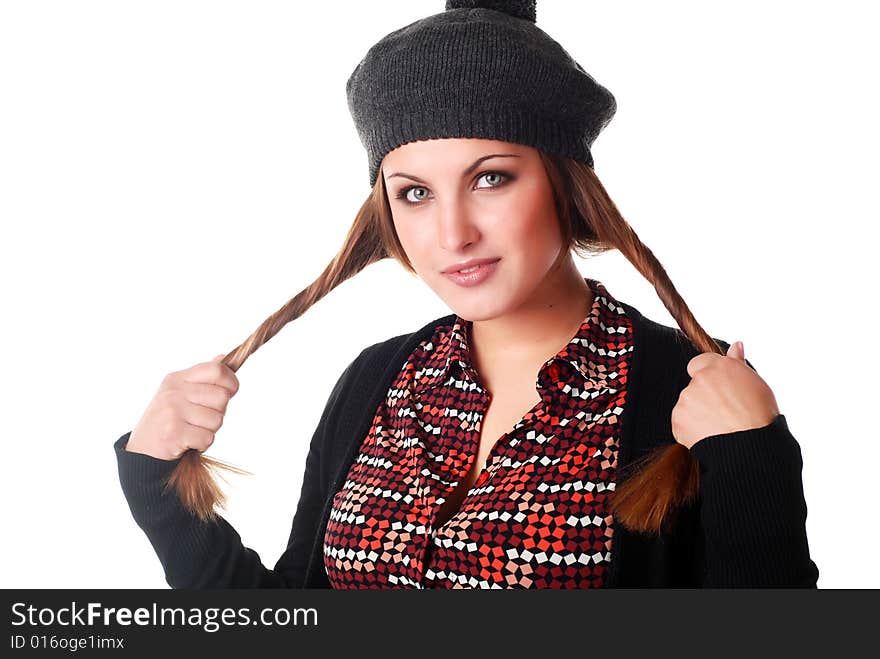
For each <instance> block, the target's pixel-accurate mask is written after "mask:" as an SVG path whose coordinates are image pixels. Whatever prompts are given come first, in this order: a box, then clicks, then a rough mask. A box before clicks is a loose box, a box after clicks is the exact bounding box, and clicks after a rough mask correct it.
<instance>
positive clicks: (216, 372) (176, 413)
mask: <svg viewBox="0 0 880 659" xmlns="http://www.w3.org/2000/svg"><path fill="white" fill-rule="evenodd" d="M224 356H225V355H217V356H216V357H214V359H212V360H211V361H209V362H203V363H201V364H196V365H195V366H192V367H190V368H188V369H186V370H183V371H175V372H174V373H169V374H168V375H166V376H165V379H164V380H162V384H161V386H160V387H159V391H157V392H156V395H155V396H154V397H153V400H151V401H150V404H149V405H148V406H147V410H146V411H145V412H144V415H143V416H142V417H141V420H140V421H139V422H138V424H137V425H136V426H135V428H134V430H132V431H131V435H130V436H129V438H128V443H127V444H126V446H125V450H126V451H131V452H132V453H144V454H146V455H151V456H153V457H154V458H158V459H160V460H174V459H176V458H179V457H180V456H181V455H183V454H184V453H185V452H186V451H187V450H189V449H191V448H193V449H196V450H198V451H204V450H206V449H207V448H208V447H209V446H211V444H213V443H214V434H215V433H216V432H217V431H218V430H219V429H220V426H221V425H223V416H224V415H225V414H226V406H227V404H228V403H229V399H230V398H232V397H233V396H234V395H235V394H236V392H238V377H237V376H236V375H235V372H234V371H233V370H232V369H231V368H229V367H228V366H227V365H226V364H223V363H222V361H221V360H222V359H223V357H224Z"/></svg>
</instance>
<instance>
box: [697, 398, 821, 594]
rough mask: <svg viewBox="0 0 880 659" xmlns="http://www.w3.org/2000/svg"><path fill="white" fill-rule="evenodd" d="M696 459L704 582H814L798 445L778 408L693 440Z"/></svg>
mask: <svg viewBox="0 0 880 659" xmlns="http://www.w3.org/2000/svg"><path fill="white" fill-rule="evenodd" d="M690 451H691V454H692V455H693V456H694V457H695V458H696V459H697V460H698V461H699V462H700V465H701V478H700V495H701V508H700V522H701V525H702V529H703V533H704V538H705V564H704V574H703V586H704V587H719V588H725V587H762V586H763V587H777V588H790V587H801V588H816V583H817V580H818V577H819V569H818V567H817V566H816V564H815V563H814V562H813V561H812V560H811V558H810V551H809V546H808V542H807V533H806V517H807V505H806V501H805V500H804V491H803V483H802V479H801V470H802V467H803V460H802V457H801V450H800V446H799V445H798V443H797V440H795V438H794V437H793V436H792V434H791V432H790V431H789V428H788V423H787V422H786V420H785V416H784V415H782V414H780V415H779V416H777V417H776V418H775V419H774V420H773V421H772V422H771V423H770V424H768V425H766V426H764V427H762V428H752V429H749V430H740V431H736V432H731V433H725V434H722V435H713V436H711V437H706V438H703V439H701V440H700V441H699V442H697V443H696V444H694V445H693V446H692V447H691V449H690Z"/></svg>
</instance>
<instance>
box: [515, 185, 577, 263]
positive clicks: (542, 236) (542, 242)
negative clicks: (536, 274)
mask: <svg viewBox="0 0 880 659" xmlns="http://www.w3.org/2000/svg"><path fill="white" fill-rule="evenodd" d="M508 220H509V221H507V222H506V223H505V226H504V232H503V234H502V235H503V236H504V241H505V243H506V245H507V246H508V248H509V249H511V250H512V251H515V252H519V253H521V254H522V255H523V258H524V259H525V261H527V262H528V263H531V264H534V265H535V266H536V267H539V268H540V267H545V266H549V265H551V264H552V263H553V261H554V260H555V259H556V257H557V256H558V253H559V248H560V246H561V243H562V234H561V232H560V230H559V223H558V220H557V219H556V211H555V208H554V207H553V205H552V201H551V202H549V205H548V202H547V200H546V199H545V198H544V197H543V196H542V195H540V194H535V195H532V196H526V197H524V198H522V199H521V200H520V203H518V204H517V205H516V206H515V207H512V208H511V209H510V213H509V215H508Z"/></svg>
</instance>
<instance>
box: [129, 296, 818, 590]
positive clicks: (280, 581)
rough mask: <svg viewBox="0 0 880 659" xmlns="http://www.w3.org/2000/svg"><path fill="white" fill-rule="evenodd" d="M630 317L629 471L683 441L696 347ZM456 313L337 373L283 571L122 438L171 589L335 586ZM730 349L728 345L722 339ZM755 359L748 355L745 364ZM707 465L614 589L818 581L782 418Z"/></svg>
mask: <svg viewBox="0 0 880 659" xmlns="http://www.w3.org/2000/svg"><path fill="white" fill-rule="evenodd" d="M620 304H621V305H622V306H623V307H624V309H625V310H626V312H627V313H628V314H629V315H630V317H631V318H632V321H633V343H634V349H633V358H632V364H631V371H630V379H629V381H628V388H629V389H628V393H627V402H626V405H625V409H624V411H623V415H622V418H621V422H620V426H621V427H620V442H619V449H618V470H617V477H616V480H617V483H618V485H619V484H620V483H621V482H623V478H624V476H625V474H623V473H622V471H623V469H624V468H625V467H626V466H627V465H628V464H629V463H631V462H632V461H634V460H636V459H638V458H639V457H640V456H642V455H644V454H645V453H646V452H648V451H650V450H651V449H653V448H654V447H656V446H659V445H663V444H669V443H673V442H674V441H675V439H674V437H673V435H672V429H671V421H670V417H671V413H672V408H673V407H674V406H675V404H676V402H677V400H678V395H679V392H680V391H681V390H682V389H683V388H684V387H686V386H687V383H688V381H689V380H690V376H689V375H688V373H687V363H688V361H690V359H691V358H692V357H694V356H695V355H696V354H698V351H697V350H696V349H695V348H694V347H693V345H692V344H691V343H690V341H688V340H687V338H686V337H685V335H684V333H683V332H681V330H679V329H678V328H673V327H669V326H666V325H662V324H660V323H657V322H655V321H653V320H651V319H649V318H647V317H645V316H643V315H642V314H641V313H640V312H639V311H638V310H636V309H635V308H634V307H632V306H630V305H629V304H626V303H623V302H621V303H620ZM453 319H454V315H448V316H444V317H442V318H438V319H436V320H433V321H431V322H430V323H428V324H427V325H425V326H423V327H422V328H421V329H419V330H417V331H416V332H413V333H412V334H401V335H399V336H395V337H393V338H390V339H388V340H386V341H382V342H380V343H376V344H373V345H371V346H369V347H367V348H365V349H364V350H363V351H362V352H361V353H360V354H359V355H358V356H357V357H356V358H355V359H354V360H353V361H352V362H351V363H350V364H349V365H348V367H347V368H346V369H345V370H344V371H343V373H342V375H341V376H340V377H339V379H338V381H337V382H336V384H335V386H334V387H333V390H332V391H331V393H330V397H329V399H328V401H327V404H326V406H325V408H324V411H323V413H322V415H321V418H320V420H319V422H318V427H317V428H316V429H315V432H314V434H313V436H312V439H311V443H310V446H309V451H308V455H307V457H306V465H305V473H304V476H303V482H302V489H301V491H300V497H299V503H298V504H297V509H296V513H295V515H294V518H293V527H292V529H291V533H290V540H289V543H288V546H287V549H286V550H285V551H284V553H283V554H282V556H281V557H280V558H279V559H278V562H277V563H276V564H275V567H274V569H269V568H267V567H265V566H264V565H263V564H262V562H261V560H260V557H259V555H258V554H257V553H256V552H255V551H254V550H252V549H250V548H248V547H245V546H244V545H243V544H242V542H241V539H240V537H239V535H238V533H237V532H236V531H235V529H234V528H232V526H231V525H230V524H229V523H228V522H227V521H226V520H225V519H223V518H222V517H219V518H218V519H217V520H216V521H213V522H202V521H200V520H198V519H197V518H195V517H194V516H193V515H192V514H190V513H189V512H188V511H187V510H185V509H184V508H183V506H182V504H181V503H180V500H179V499H178V498H177V496H176V494H174V493H173V492H171V491H163V483H164V480H165V479H166V478H167V476H168V475H169V474H170V473H171V471H173V469H174V466H175V465H176V464H177V462H178V460H159V459H157V458H153V457H151V456H148V455H144V454H141V453H132V452H128V451H126V450H125V444H126V442H127V441H128V437H129V435H130V433H126V434H125V435H123V436H122V437H120V438H119V439H118V440H116V442H115V443H114V449H115V452H116V457H117V464H118V468H119V478H120V483H121V486H122V490H123V493H124V494H125V497H126V499H127V501H128V504H129V507H130V509H131V513H132V515H133V517H134V519H135V521H136V522H137V524H138V525H139V526H140V527H141V529H143V531H144V532H145V533H146V535H147V537H148V538H149V540H150V542H151V543H152V545H153V548H154V549H155V551H156V553H157V555H158V557H159V560H160V561H161V563H162V566H163V568H164V570H165V578H166V581H167V582H168V584H169V585H170V586H172V587H174V588H239V587H241V588H263V587H289V588H329V587H330V584H329V582H328V580H327V575H326V573H325V571H324V563H323V539H324V532H325V529H326V525H327V519H328V517H329V514H330V506H331V501H332V498H333V495H334V494H336V492H337V491H338V490H339V489H340V488H341V487H342V485H343V482H344V480H345V477H346V474H347V473H348V469H349V467H350V466H351V464H352V462H353V461H354V460H355V458H356V457H357V455H358V452H359V449H360V445H361V442H362V441H363V439H364V437H365V436H366V434H367V432H368V430H369V428H370V425H371V423H372V420H373V416H374V414H375V411H376V409H377V407H378V406H379V404H380V403H381V402H382V400H383V399H384V397H385V395H386V392H387V390H388V387H389V386H390V384H391V382H392V381H393V379H394V377H395V375H396V374H397V373H398V372H399V370H400V368H401V367H402V366H403V364H404V362H405V361H406V359H407V358H408V357H409V355H410V353H411V352H412V350H413V349H414V348H415V347H416V345H417V344H418V343H419V341H421V340H423V339H424V338H427V337H429V336H430V335H431V334H432V333H433V331H434V328H435V327H437V326H438V325H439V324H441V323H450V322H451V321H452V320H453ZM716 341H718V343H719V344H720V345H721V346H722V347H724V348H725V349H727V347H728V346H729V344H728V343H727V342H726V341H722V340H719V339H716ZM748 363H749V365H751V363H750V362H748ZM690 450H691V454H692V455H693V456H694V457H695V458H697V460H698V461H699V463H700V465H701V483H700V496H699V498H698V499H697V501H696V502H695V503H694V504H693V505H691V506H689V507H687V508H685V509H683V510H682V511H681V512H680V513H679V514H678V515H677V516H676V517H675V523H674V524H673V525H672V527H671V529H670V530H669V531H667V532H664V533H662V534H659V535H646V534H640V533H632V532H630V531H628V530H627V529H625V528H623V526H622V525H621V524H616V525H615V526H614V535H613V537H612V546H611V565H610V569H609V572H608V577H607V578H608V581H607V584H606V585H607V586H608V587H618V588H620V587H644V588H647V587H666V588H670V587H676V588H699V587H806V588H815V587H816V585H817V580H818V576H819V570H818V568H817V566H816V564H815V563H814V562H813V561H812V560H811V558H810V553H809V547H808V543H807V535H806V527H805V522H806V515H807V506H806V502H805V500H804V492H803V484H802V480H801V469H802V459H801V451H800V446H799V445H798V443H797V441H796V440H795V438H794V437H793V436H792V434H791V433H790V431H789V429H788V425H787V423H786V420H785V416H784V415H779V416H777V417H776V419H775V420H774V421H773V422H772V423H770V424H769V425H767V426H764V427H762V428H753V429H750V430H743V431H737V432H732V433H726V434H723V435H713V436H711V437H706V438H703V439H702V440H700V441H699V442H697V443H696V444H695V445H694V446H693V447H691V449H690Z"/></svg>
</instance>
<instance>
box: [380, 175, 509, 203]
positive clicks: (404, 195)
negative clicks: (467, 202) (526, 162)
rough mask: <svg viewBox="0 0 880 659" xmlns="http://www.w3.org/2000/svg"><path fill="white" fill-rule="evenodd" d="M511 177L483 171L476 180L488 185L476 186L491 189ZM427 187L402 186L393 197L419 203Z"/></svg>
mask: <svg viewBox="0 0 880 659" xmlns="http://www.w3.org/2000/svg"><path fill="white" fill-rule="evenodd" d="M511 178H513V177H512V176H510V175H509V174H505V173H504V172H484V173H483V174H480V176H479V178H478V179H477V181H480V180H481V179H486V180H487V181H488V182H489V185H488V186H477V188H478V189H483V190H485V189H487V188H488V189H491V188H497V187H500V186H501V185H503V184H504V182H505V181H507V180H508V179H511ZM427 190H428V189H427V188H424V187H422V186H418V185H411V186H409V187H406V188H403V189H402V190H401V191H400V192H398V193H397V194H396V195H395V197H397V198H398V199H402V200H403V201H405V202H406V203H407V204H411V205H415V204H418V203H420V202H421V201H422V200H423V199H425V198H426V197H427ZM410 192H414V193H415V194H414V195H413V196H410Z"/></svg>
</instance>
